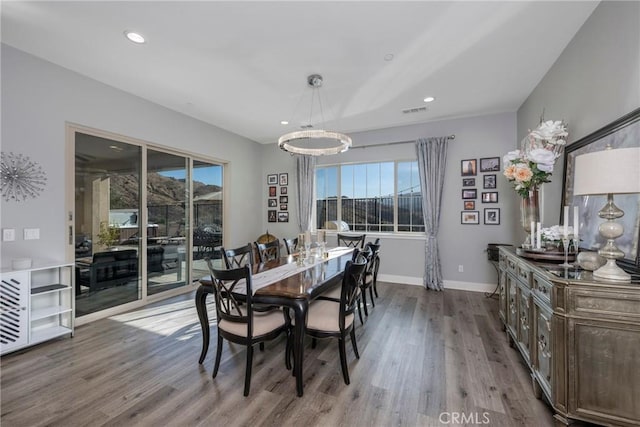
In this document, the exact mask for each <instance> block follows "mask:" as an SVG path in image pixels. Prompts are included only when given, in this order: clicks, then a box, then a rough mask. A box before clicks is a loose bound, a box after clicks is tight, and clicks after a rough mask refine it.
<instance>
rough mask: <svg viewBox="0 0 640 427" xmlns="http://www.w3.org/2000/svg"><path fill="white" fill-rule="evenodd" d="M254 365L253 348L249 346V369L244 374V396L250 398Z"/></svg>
mask: <svg viewBox="0 0 640 427" xmlns="http://www.w3.org/2000/svg"><path fill="white" fill-rule="evenodd" d="M252 363H253V346H252V345H248V346H247V369H246V371H245V374H244V395H245V397H246V396H249V389H250V388H251V365H252Z"/></svg>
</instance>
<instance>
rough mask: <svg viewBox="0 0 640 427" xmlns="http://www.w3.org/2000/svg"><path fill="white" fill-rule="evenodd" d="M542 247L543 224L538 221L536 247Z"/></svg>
mask: <svg viewBox="0 0 640 427" xmlns="http://www.w3.org/2000/svg"><path fill="white" fill-rule="evenodd" d="M541 247H542V226H541V224H540V223H538V227H537V231H536V248H538V249H540V248H541Z"/></svg>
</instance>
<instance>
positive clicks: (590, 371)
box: [499, 247, 640, 426]
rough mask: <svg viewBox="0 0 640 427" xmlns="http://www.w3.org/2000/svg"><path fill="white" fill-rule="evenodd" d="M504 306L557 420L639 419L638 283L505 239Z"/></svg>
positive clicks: (619, 422) (630, 422)
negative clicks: (531, 256) (555, 260)
mask: <svg viewBox="0 0 640 427" xmlns="http://www.w3.org/2000/svg"><path fill="white" fill-rule="evenodd" d="M499 266H500V276H499V277H500V284H499V291H500V293H499V296H500V303H499V305H500V309H499V314H500V318H501V320H502V322H503V323H504V326H505V329H506V331H507V336H508V339H509V342H510V344H511V345H512V346H513V347H515V348H517V350H518V351H519V352H520V353H521V354H522V357H523V358H524V360H525V362H526V363H527V365H528V366H529V368H530V370H531V377H532V382H533V392H534V393H535V394H536V395H537V396H538V397H540V398H541V397H543V396H544V397H545V398H546V400H547V401H548V402H549V403H550V404H551V406H552V407H553V409H554V411H555V415H554V418H555V420H556V424H558V425H569V424H571V423H572V421H574V420H583V421H588V422H591V423H596V424H602V425H611V426H638V425H640V283H638V282H633V283H626V284H625V283H614V282H603V281H597V280H594V279H593V275H592V274H591V272H588V271H584V270H577V269H573V268H572V269H564V268H562V267H558V266H557V265H553V264H541V263H537V262H532V261H530V260H528V259H525V258H522V257H519V256H518V255H517V254H516V251H515V249H514V248H511V247H500V257H499Z"/></svg>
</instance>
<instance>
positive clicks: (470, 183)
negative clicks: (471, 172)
mask: <svg viewBox="0 0 640 427" xmlns="http://www.w3.org/2000/svg"><path fill="white" fill-rule="evenodd" d="M462 186H463V187H475V186H476V179H475V178H462Z"/></svg>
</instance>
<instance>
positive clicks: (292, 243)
mask: <svg viewBox="0 0 640 427" xmlns="http://www.w3.org/2000/svg"><path fill="white" fill-rule="evenodd" d="M283 241H284V247H285V248H286V249H287V255H291V254H293V253H294V252H295V251H296V248H297V246H298V238H297V237H295V238H293V239H283Z"/></svg>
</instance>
